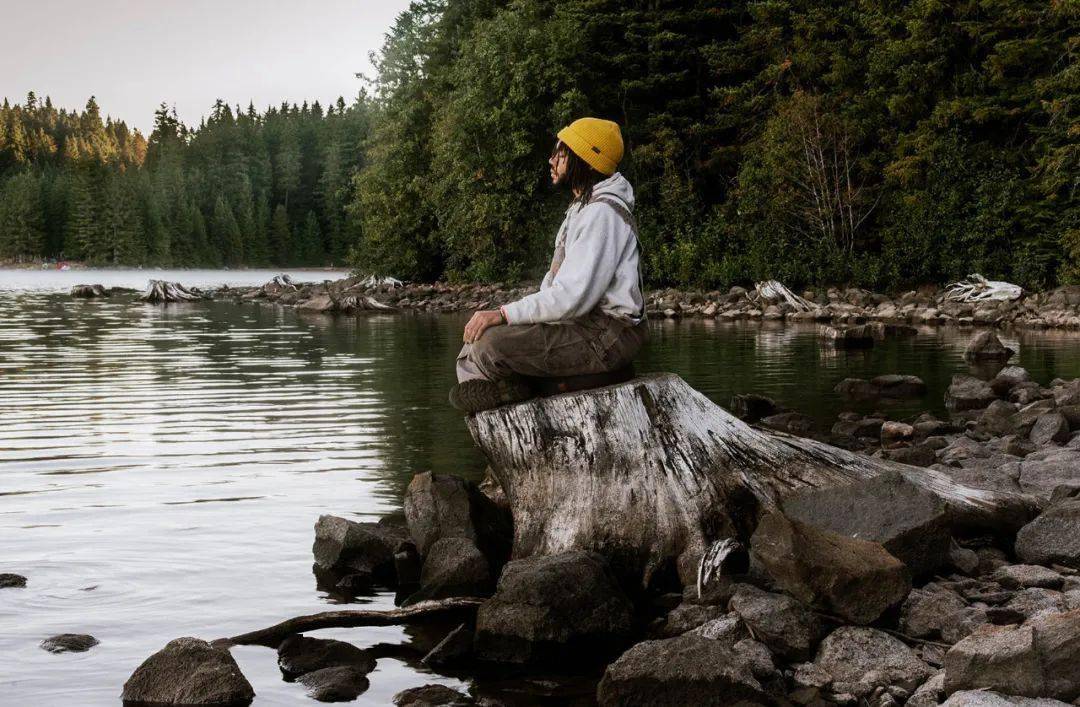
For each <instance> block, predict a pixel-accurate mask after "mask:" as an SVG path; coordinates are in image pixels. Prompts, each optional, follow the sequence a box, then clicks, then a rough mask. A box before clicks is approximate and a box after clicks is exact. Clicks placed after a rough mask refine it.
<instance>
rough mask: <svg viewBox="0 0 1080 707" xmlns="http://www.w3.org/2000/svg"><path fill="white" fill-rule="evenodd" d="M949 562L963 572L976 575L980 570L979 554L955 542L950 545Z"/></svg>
mask: <svg viewBox="0 0 1080 707" xmlns="http://www.w3.org/2000/svg"><path fill="white" fill-rule="evenodd" d="M949 564H951V565H952V566H953V568H954V569H956V570H957V571H958V572H960V573H962V574H966V575H974V574H977V573H978V571H979V554H978V553H977V552H975V551H974V550H969V549H968V548H966V547H960V546H959V545H957V544H956V543H955V542H954V543H952V545H951V546H950V547H949Z"/></svg>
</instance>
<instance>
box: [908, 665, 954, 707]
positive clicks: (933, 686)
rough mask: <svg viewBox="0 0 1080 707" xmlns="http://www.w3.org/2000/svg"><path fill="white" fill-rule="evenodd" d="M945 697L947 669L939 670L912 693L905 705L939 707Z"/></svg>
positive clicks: (910, 706) (909, 706)
mask: <svg viewBox="0 0 1080 707" xmlns="http://www.w3.org/2000/svg"><path fill="white" fill-rule="evenodd" d="M944 697H945V671H944V670H939V671H938V672H936V673H934V674H933V676H931V678H930V679H929V680H927V681H926V682H924V683H923V684H922V685H919V687H917V688H916V689H915V692H913V693H911V697H910V698H909V699H908V701H907V702H905V703H904V707H937V706H938V705H939V704H940V703H941V701H942V700H943V699H944Z"/></svg>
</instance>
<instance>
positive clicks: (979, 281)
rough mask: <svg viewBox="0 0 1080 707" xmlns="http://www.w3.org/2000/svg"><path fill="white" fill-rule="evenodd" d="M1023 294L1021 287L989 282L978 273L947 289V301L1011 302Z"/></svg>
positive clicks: (1000, 282) (1008, 283)
mask: <svg viewBox="0 0 1080 707" xmlns="http://www.w3.org/2000/svg"><path fill="white" fill-rule="evenodd" d="M1023 294H1024V289H1023V288H1022V287H1020V286H1019V285H1014V284H1012V283H1011V282H1002V281H1000V280H987V279H986V278H985V277H983V276H982V275H979V274H978V273H974V274H972V275H968V276H967V279H966V280H961V281H960V282H954V283H952V284H951V285H949V286H947V287H946V288H945V299H946V300H948V301H950V302H1011V301H1012V300H1014V299H1019V298H1020V296H1021V295H1023Z"/></svg>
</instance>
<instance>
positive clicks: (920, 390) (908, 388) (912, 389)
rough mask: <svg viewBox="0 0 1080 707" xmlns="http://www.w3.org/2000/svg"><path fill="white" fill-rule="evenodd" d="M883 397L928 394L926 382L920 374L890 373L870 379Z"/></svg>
mask: <svg viewBox="0 0 1080 707" xmlns="http://www.w3.org/2000/svg"><path fill="white" fill-rule="evenodd" d="M870 384H871V385H872V386H873V387H874V388H875V389H876V390H877V392H878V394H879V395H880V396H881V397H883V398H917V397H919V396H922V395H926V383H924V382H923V379H922V378H919V377H918V376H908V375H900V374H897V373H890V374H886V375H883V376H877V377H875V378H872V379H870Z"/></svg>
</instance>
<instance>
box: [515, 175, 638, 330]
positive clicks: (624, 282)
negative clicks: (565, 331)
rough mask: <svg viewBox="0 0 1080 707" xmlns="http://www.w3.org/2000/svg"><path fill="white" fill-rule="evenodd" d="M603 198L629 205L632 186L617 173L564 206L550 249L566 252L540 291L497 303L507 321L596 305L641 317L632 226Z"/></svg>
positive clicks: (559, 317)
mask: <svg viewBox="0 0 1080 707" xmlns="http://www.w3.org/2000/svg"><path fill="white" fill-rule="evenodd" d="M604 199H607V200H610V201H614V202H616V203H619V204H622V205H623V206H625V208H626V210H627V211H630V212H632V211H633V208H634V189H633V188H632V187H631V186H630V182H628V181H626V178H625V177H623V176H622V175H621V174H620V173H618V172H616V173H615V174H613V175H611V176H610V177H608V178H607V179H605V180H603V181H601V182H597V184H596V185H595V186H594V187H593V192H592V199H591V200H590V202H589V203H588V204H585V205H584V206H582V205H581V204H578V203H574V204H572V205H571V206H570V208H568V209H567V210H566V218H565V219H564V220H563V223H562V226H560V227H559V232H558V234H557V235H556V236H555V248H556V250H558V249H559V247H560V246H563V247H565V249H566V256H565V259H564V260H563V262H562V264H561V265H560V266H559V267H558V268H557V270H558V272H557V273H553V272H551V271H549V272H548V274H547V275H546V276H545V277H544V281H543V282H542V283H541V284H540V291H539V292H535V293H533V294H531V295H528V296H526V297H522V298H521V299H519V300H518V301H516V302H511V303H510V304H508V305H506V306H504V307H503V308H502V312H503V316H505V317H506V321H507V323H508V324H538V323H540V322H558V321H564V320H567V319H575V318H577V317H581V316H584V315H586V314H588V313H589V312H591V311H593V310H594V309H596V308H597V307H598V306H599V308H600V311H602V312H604V313H605V314H608V315H611V316H614V317H617V318H619V319H628V320H630V321H632V322H634V323H637V322H639V321H641V318H642V316H644V311H645V310H644V298H643V297H642V296H641V278H640V270H639V257H640V253H639V249H638V242H637V237H636V235H635V233H634V229H633V228H632V227H631V226H630V224H629V223H628V222H627V220H626V219H625V218H623V216H622V215H621V214H620V213H619V212H618V210H617V209H616V208H615V207H614V206H612V205H611V204H609V203H604V201H603V200H604Z"/></svg>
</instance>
